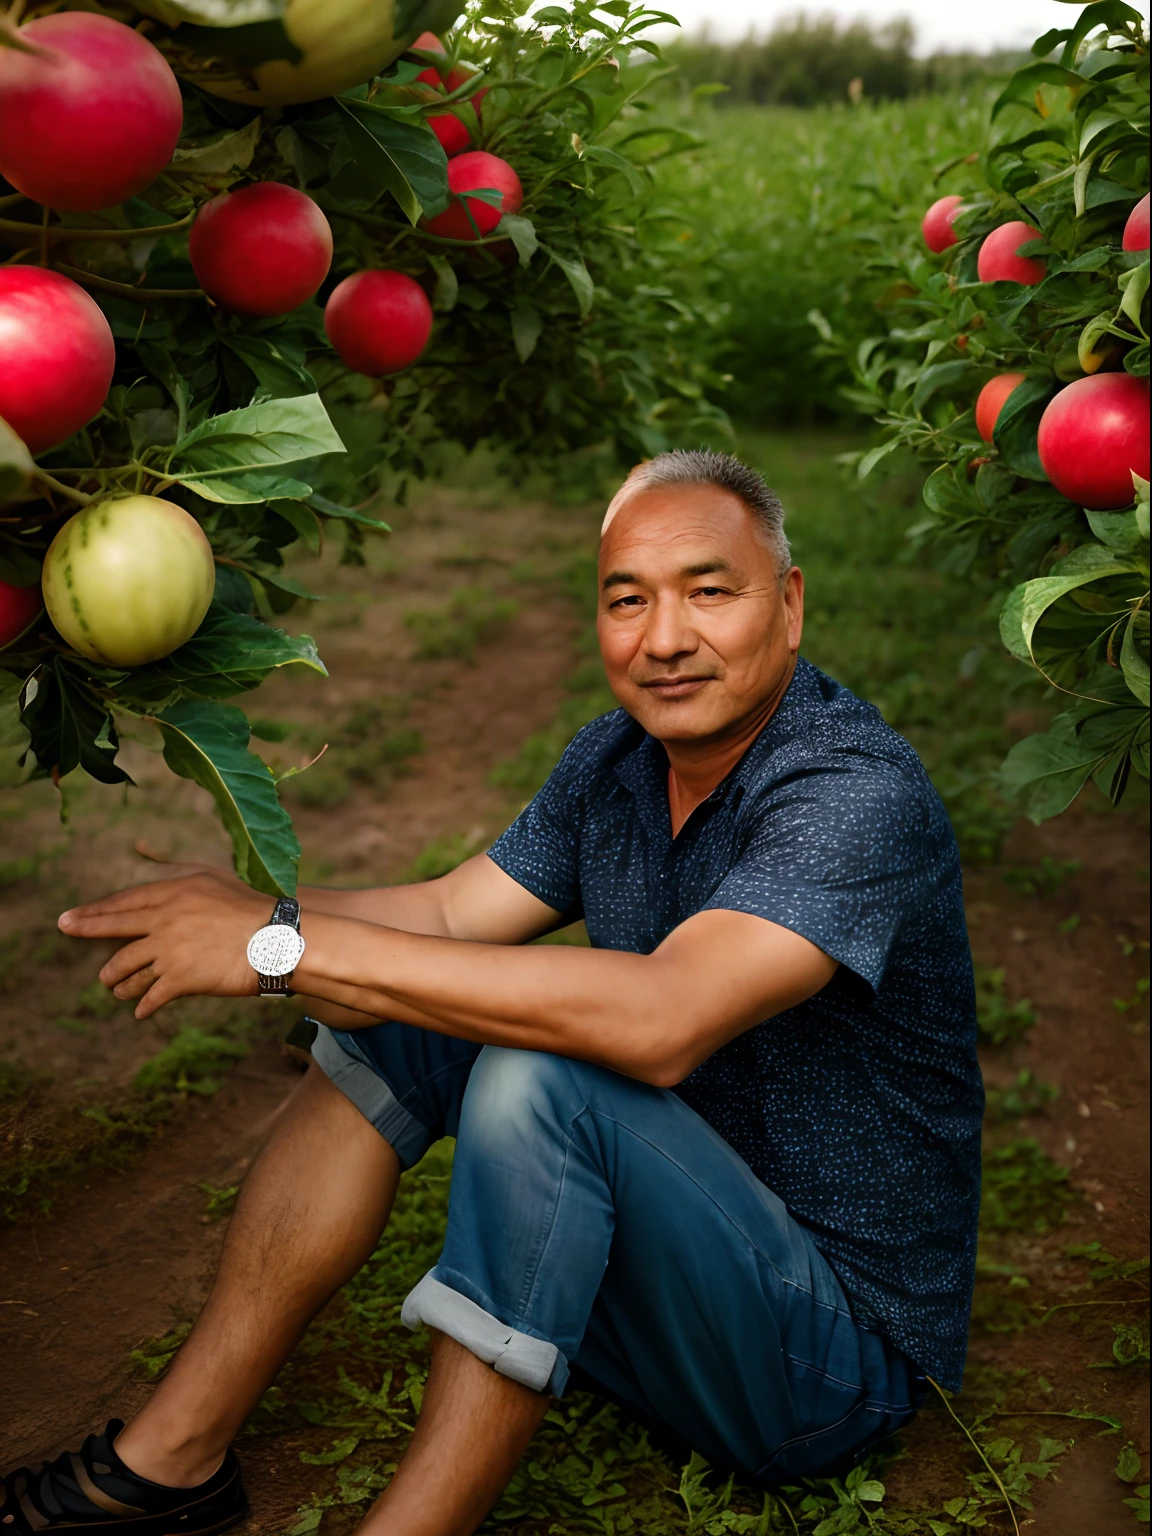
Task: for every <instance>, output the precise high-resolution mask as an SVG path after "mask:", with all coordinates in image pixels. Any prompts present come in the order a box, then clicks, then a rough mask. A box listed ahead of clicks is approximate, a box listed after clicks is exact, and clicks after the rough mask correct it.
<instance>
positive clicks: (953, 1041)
mask: <svg viewBox="0 0 1152 1536" xmlns="http://www.w3.org/2000/svg"><path fill="white" fill-rule="evenodd" d="M667 774H668V759H667V756H666V754H665V752H664V748H663V747H662V746H661V745H660V744H659V742H657V741H655V740H654V739H653V738H652V737H650V736H648V735H647V734H646V733H645V732H644V731H643V730H642V729H641V727H640V726H639V725H637V723H636V722H635V721H634V720H633V719H632V718H631V716H629V715H628V714H626V713H625V711H624V710H622V709H620V710H616V711H614V712H613V713H612V714H608V715H603V716H601V718H600V719H598V720H594V721H593V722H592V724H591V725H588V726H586V727H585V728H584V729H583V730H582V731H581V732H580V734H579V735H578V736H577V737H576V738H575V740H574V741H573V742H572V744H571V745H570V746H569V748H568V750H567V751H566V752H565V754H564V756H563V758H562V759H561V760H560V762H559V764H558V765H557V767H556V769H555V770H554V772H553V773H552V775H551V777H550V778H549V779H548V782H547V783H546V784H545V785H544V787H543V789H542V790H541V791H540V793H539V794H538V795H537V796H536V798H535V799H534V800H533V801H532V803H531V804H530V805H529V806H528V807H527V808H526V809H525V810H524V811H523V812H522V813H521V815H520V816H518V817H517V819H516V821H514V822H513V824H512V826H511V827H509V829H508V831H507V832H505V833H504V835H503V836H502V837H501V838H500V839H499V840H498V841H497V842H496V844H495V845H494V847H493V848H492V849H491V853H490V856H491V858H492V859H493V860H494V861H495V862H496V863H497V864H498V865H499V866H500V868H501V869H503V870H505V871H506V872H507V873H508V874H509V875H511V876H512V878H513V879H514V880H516V881H517V882H518V883H519V884H521V885H523V886H525V887H526V888H527V889H528V890H530V891H531V892H532V893H533V895H535V896H537V897H539V898H540V900H541V901H544V902H547V903H548V905H549V906H552V907H555V908H556V909H557V910H558V911H560V912H563V913H564V914H565V916H566V917H567V918H569V919H570V920H572V921H575V920H576V919H577V918H579V917H583V918H584V921H585V923H586V924H587V927H588V935H589V938H590V939H591V942H592V944H593V946H594V947H597V948H602V949H621V950H631V951H633V952H634V953H637V954H649V953H651V951H652V950H654V949H655V948H656V947H657V945H658V944H660V943H661V941H662V940H663V939H664V938H666V937H667V935H668V934H669V933H671V931H672V929H673V928H675V927H677V926H678V925H679V924H680V923H682V922H684V921H685V920H686V919H688V918H689V917H691V916H692V915H693V914H694V913H696V912H705V911H709V910H712V909H720V910H723V911H734V912H750V913H754V914H755V915H756V916H758V917H763V918H767V919H768V920H769V921H771V922H773V923H779V924H781V925H782V926H783V927H785V928H789V929H791V930H792V931H793V932H795V933H799V934H802V935H803V936H804V937H805V938H806V939H810V940H811V941H812V943H813V944H816V945H818V946H819V947H820V948H821V949H822V950H824V951H825V952H826V953H827V954H829V955H831V956H832V957H833V958H834V959H836V960H838V961H839V962H840V967H839V969H838V970H837V971H836V974H835V975H834V976H833V978H832V980H831V981H830V982H829V983H828V985H827V986H826V987H824V989H823V990H822V991H820V992H818V993H817V994H816V996H815V997H811V998H809V999H808V1000H807V1001H806V1002H804V1003H801V1004H800V1005H799V1007H796V1008H790V1009H788V1010H787V1011H786V1012H784V1013H781V1014H777V1015H776V1017H775V1018H772V1019H769V1020H767V1021H766V1022H764V1023H763V1024H758V1025H756V1026H755V1027H754V1028H753V1029H750V1030H748V1031H747V1032H746V1033H745V1034H743V1035H740V1036H739V1037H738V1038H737V1039H735V1040H732V1041H730V1042H729V1043H728V1044H727V1045H724V1046H722V1047H721V1048H720V1049H719V1050H718V1051H716V1052H715V1054H714V1055H712V1056H711V1057H709V1058H708V1060H707V1061H705V1062H704V1063H703V1064H702V1065H701V1066H699V1067H697V1068H696V1070H695V1071H694V1072H692V1073H691V1075H690V1076H689V1077H687V1078H686V1079H685V1080H684V1081H683V1082H682V1083H681V1084H680V1085H679V1087H678V1088H677V1089H676V1092H677V1093H678V1094H679V1095H680V1097H681V1098H682V1099H684V1100H685V1101H686V1102H687V1103H688V1104H690V1105H691V1106H692V1108H693V1109H695V1110H696V1111H697V1113H698V1114H700V1115H702V1116H703V1117H704V1119H705V1120H707V1121H708V1122H709V1124H710V1125H712V1126H713V1127H714V1128H715V1129H716V1130H717V1131H718V1132H719V1133H720V1135H721V1136H723V1137H724V1138H725V1140H726V1141H727V1142H728V1143H729V1144H730V1145H731V1146H732V1147H734V1148H735V1149H736V1151H737V1152H738V1153H739V1154H740V1156H741V1157H742V1158H743V1159H744V1160H745V1162H747V1163H748V1165H749V1166H750V1167H751V1168H752V1170H753V1172H754V1173H755V1174H756V1176H757V1177H758V1178H759V1179H761V1180H762V1181H763V1182H764V1183H765V1184H767V1185H768V1186H769V1188H771V1189H772V1190H774V1191H775V1192H776V1194H777V1195H779V1196H780V1198H781V1199H782V1200H783V1201H784V1202H785V1204H786V1205H787V1207H788V1209H789V1211H790V1212H791V1214H792V1215H793V1216H794V1217H795V1218H796V1220H797V1221H800V1222H802V1223H803V1224H804V1225H805V1226H806V1227H807V1228H808V1230H809V1232H810V1233H811V1234H812V1237H813V1240H814V1241H815V1243H816V1245H817V1247H818V1248H819V1249H820V1251H821V1252H822V1253H823V1255H824V1257H825V1258H826V1259H827V1260H828V1262H829V1264H830V1265H831V1266H832V1268H833V1269H834V1270H835V1271H836V1274H837V1275H838V1277H839V1279H840V1282H841V1284H842V1285H843V1286H844V1289H845V1291H846V1292H847V1294H848V1296H849V1298H850V1300H851V1302H852V1306H853V1309H854V1311H855V1312H856V1315H857V1317H858V1318H859V1319H860V1321H861V1322H863V1323H866V1324H869V1325H871V1326H874V1327H878V1328H879V1329H880V1330H881V1331H882V1332H883V1333H884V1334H886V1335H887V1337H888V1338H889V1339H890V1340H891V1341H892V1343H894V1344H895V1345H896V1346H897V1348H899V1349H901V1350H902V1351H903V1352H904V1353H905V1354H906V1355H908V1356H909V1357H910V1358H911V1359H912V1360H913V1361H914V1362H915V1364H916V1365H917V1366H919V1367H920V1369H921V1370H923V1371H925V1372H926V1373H927V1374H929V1375H931V1376H934V1377H935V1378H936V1379H937V1380H938V1381H939V1382H941V1383H942V1384H943V1385H944V1386H946V1387H948V1388H950V1389H952V1390H958V1389H959V1386H960V1378H961V1375H962V1372H963V1368H964V1356H965V1350H966V1344H967V1333H968V1315H969V1309H970V1307H971V1300H972V1286H973V1280H974V1273H975V1260H976V1218H977V1212H978V1207H979V1199H980V1122H981V1118H982V1114H983V1106H984V1091H983V1086H982V1082H981V1077H980V1069H979V1066H978V1063H977V1059H976V1007H975V996H974V987H973V978H972V960H971V955H970V952H969V948H968V937H967V931H966V928H965V922H964V906H963V894H962V889H961V876H960V859H959V854H958V852H957V848H956V841H955V838H954V837H953V834H952V828H951V826H950V824H949V821H948V817H947V814H946V812H945V810H944V807H943V805H942V804H941V802H940V798H939V796H938V795H937V794H936V791H935V790H934V789H933V787H932V785H931V783H930V781H929V779H928V776H927V774H926V773H925V772H924V769H923V766H922V765H921V763H920V760H919V758H918V757H917V756H916V754H915V752H913V750H912V748H911V747H910V746H909V745H908V743H907V742H906V741H905V740H904V739H903V737H901V736H899V735H897V733H896V732H895V731H894V730H892V729H891V727H890V726H888V725H886V724H885V722H884V720H883V719H882V718H881V716H880V714H879V713H878V712H877V710H876V709H874V708H873V707H872V705H870V704H865V703H864V702H862V701H861V700H860V699H858V698H856V696H855V695H854V694H852V693H850V692H849V691H848V689H846V688H843V687H841V686H840V684H839V683H836V682H834V681H833V680H832V679H831V678H829V677H825V675H824V674H823V673H822V672H819V671H818V670H817V669H816V668H815V667H814V666H812V665H811V664H810V663H808V662H806V661H804V660H801V661H800V662H799V663H798V665H797V668H796V672H795V675H794V676H793V679H792V682H791V683H790V685H789V687H788V690H787V692H786V693H785V695H784V698H783V700H782V701H781V703H780V706H779V708H778V709H777V711H776V713H775V714H774V715H773V716H772V718H771V719H770V720H769V722H768V724H767V725H766V726H765V727H764V729H763V730H762V731H761V733H760V735H759V736H758V737H757V739H756V740H755V741H754V742H753V744H752V746H751V747H750V748H749V749H748V751H747V752H746V753H745V754H744V756H743V758H742V759H741V760H740V762H739V763H738V764H737V765H736V767H735V768H734V769H733V770H732V772H731V773H730V774H729V775H728V777H727V778H726V779H725V780H724V781H723V783H721V784H720V785H719V786H718V787H717V788H716V789H715V790H713V792H712V794H711V795H710V796H709V797H708V799H707V800H705V801H704V803H703V804H702V805H701V806H699V807H698V808H697V809H696V810H695V811H694V812H693V814H692V815H691V816H690V817H689V819H688V821H687V822H686V823H685V825H684V827H683V828H682V829H681V831H680V834H679V836H677V837H676V838H675V839H673V837H672V830H671V823H670V818H669V809H668V780H667Z"/></svg>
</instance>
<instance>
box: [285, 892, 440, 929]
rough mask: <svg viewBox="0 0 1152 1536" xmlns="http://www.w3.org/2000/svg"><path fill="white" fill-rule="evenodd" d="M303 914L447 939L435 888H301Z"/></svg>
mask: <svg viewBox="0 0 1152 1536" xmlns="http://www.w3.org/2000/svg"><path fill="white" fill-rule="evenodd" d="M298 894H299V901H300V906H301V909H302V910H303V911H304V912H306V913H307V912H318V913H321V912H322V913H325V914H327V915H328V916H330V917H351V918H356V919H357V920H358V921H360V922H364V923H376V924H383V925H384V926H385V927H388V928H398V929H400V930H401V931H402V932H404V933H428V934H436V935H439V937H441V938H450V937H451V934H450V932H449V929H448V924H447V919H446V916H445V913H444V910H443V907H442V905H441V902H440V901H439V899H438V896H437V892H436V889H435V887H434V886H432V885H430V884H428V883H423V884H419V885H385V886H377V887H375V888H373V889H369V890H358V891H341V890H331V889H329V888H328V887H327V886H323V885H304V886H301V887H300V890H299V893H298Z"/></svg>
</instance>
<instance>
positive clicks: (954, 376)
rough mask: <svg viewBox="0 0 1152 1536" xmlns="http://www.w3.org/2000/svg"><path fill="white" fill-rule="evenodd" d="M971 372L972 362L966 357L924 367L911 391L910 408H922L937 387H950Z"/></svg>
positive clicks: (961, 380)
mask: <svg viewBox="0 0 1152 1536" xmlns="http://www.w3.org/2000/svg"><path fill="white" fill-rule="evenodd" d="M971 372H972V364H971V363H970V362H969V361H968V360H967V358H959V359H957V360H953V361H952V362H947V363H934V364H933V365H932V366H931V367H930V368H925V370H924V372H923V373H922V374H921V375H920V378H919V380H918V381H917V384H916V388H915V389H914V390H913V392H912V409H913V410H915V411H919V410H922V409H923V407H924V406H925V405H926V404H927V403H928V401H929V400H930V399H931V398H932V396H933V395H934V394H935V393H936V391H937V390H938V389H951V388H952V387H953V385H956V384H962V383H963V382H964V381H965V380H966V379H967V377H968V375H969V374H970V373H971Z"/></svg>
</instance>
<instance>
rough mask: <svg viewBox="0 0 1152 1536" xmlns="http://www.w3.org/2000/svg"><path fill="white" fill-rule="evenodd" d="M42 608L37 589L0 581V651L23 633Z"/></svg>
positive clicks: (42, 604)
mask: <svg viewBox="0 0 1152 1536" xmlns="http://www.w3.org/2000/svg"><path fill="white" fill-rule="evenodd" d="M43 606H44V603H43V601H42V599H41V597H40V588H39V587H14V586H12V585H11V584H10V583H9V582H7V581H0V650H3V648H4V647H5V646H6V645H11V644H12V642H13V640H15V639H16V636H17V635H22V634H23V633H24V631H25V630H26V629H27V628H28V626H29V624H31V622H32V620H33V619H34V618H35V617H36V615H37V614H38V613H39V612H40V610H41V608H43Z"/></svg>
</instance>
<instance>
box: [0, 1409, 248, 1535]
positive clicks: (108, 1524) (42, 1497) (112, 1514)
mask: <svg viewBox="0 0 1152 1536" xmlns="http://www.w3.org/2000/svg"><path fill="white" fill-rule="evenodd" d="M123 1428H124V1422H123V1420H122V1419H110V1420H109V1422H108V1425H107V1427H106V1428H105V1430H104V1432H103V1434H100V1435H89V1436H88V1438H87V1440H85V1442H84V1445H83V1447H82V1449H81V1450H79V1451H65V1452H63V1454H62V1455H60V1456H57V1457H56V1459H55V1461H51V1462H43V1463H42V1464H41V1465H40V1466H37V1467H17V1469H16V1470H15V1471H14V1472H9V1473H8V1475H7V1477H6V1478H5V1479H4V1483H3V1500H2V1502H0V1536H40V1532H42V1531H47V1532H52V1531H82V1532H84V1533H85V1536H105V1533H107V1536H114V1533H120V1536H185V1533H188V1536H214V1533H216V1532H219V1531H230V1530H231V1529H232V1528H233V1526H237V1525H239V1524H240V1522H241V1521H242V1520H243V1519H244V1518H245V1517H246V1516H247V1514H248V1500H247V1498H246V1497H245V1494H244V1485H243V1483H242V1482H241V1480H240V1464H239V1462H238V1461H237V1460H236V1457H235V1454H234V1453H233V1452H232V1451H229V1452H228V1454H227V1455H226V1456H225V1458H224V1462H223V1465H222V1466H221V1467H220V1468H219V1469H218V1470H217V1471H216V1472H214V1473H213V1474H212V1476H211V1477H210V1478H209V1479H208V1480H207V1482H204V1483H200V1484H199V1485H198V1486H197V1487H195V1488H165V1487H163V1486H162V1485H161V1484H160V1483H151V1482H149V1481H148V1479H147V1478H144V1477H137V1475H136V1473H135V1472H133V1471H131V1470H130V1469H129V1468H128V1467H126V1466H125V1465H124V1463H123V1462H122V1461H121V1460H120V1458H119V1456H117V1454H116V1451H115V1449H114V1446H115V1442H116V1437H117V1435H119V1433H120V1431H121V1430H122V1429H123Z"/></svg>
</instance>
